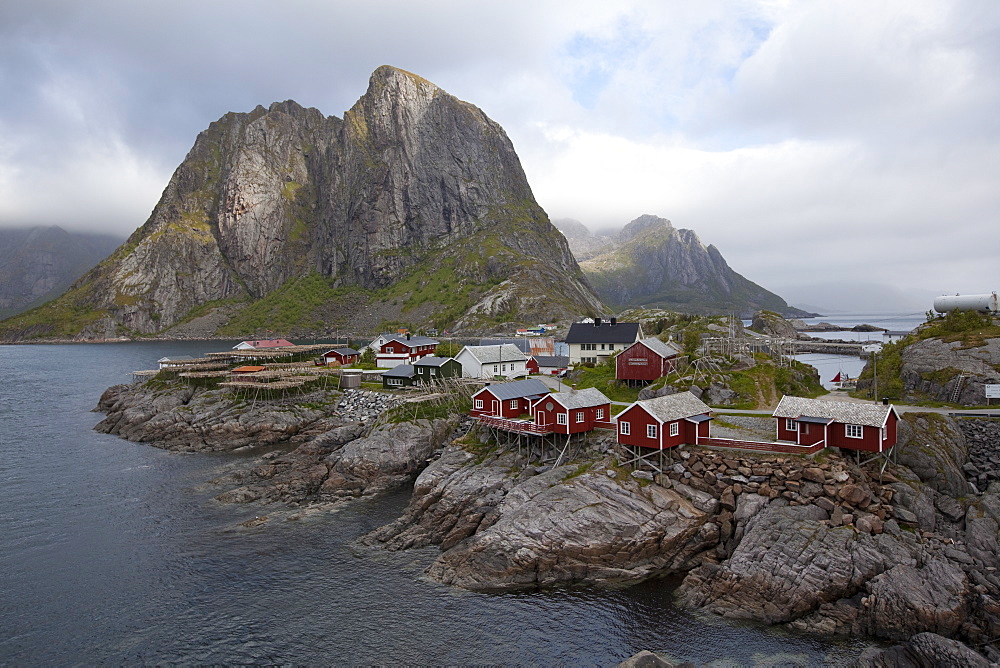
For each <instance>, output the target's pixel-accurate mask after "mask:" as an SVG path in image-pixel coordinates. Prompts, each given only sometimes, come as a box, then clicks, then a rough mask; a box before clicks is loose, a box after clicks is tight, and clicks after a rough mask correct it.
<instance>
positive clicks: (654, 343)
mask: <svg viewBox="0 0 1000 668" xmlns="http://www.w3.org/2000/svg"><path fill="white" fill-rule="evenodd" d="M682 352H683V351H682V350H681V349H680V348H679V347H678V346H677V344H675V343H674V342H673V341H666V342H664V341H660V340H659V339H657V338H649V339H642V340H641V341H636V342H635V343H633V344H632V345H630V346H628V347H626V348H625V349H624V350H623V351H621V352H620V353H618V356H617V357H615V378H616V379H617V380H624V381H629V382H641V383H650V382H652V381H654V380H656V379H658V378H662V377H663V376H666V375H667V374H669V373H670V372H671V371H673V370H674V368H675V367H676V365H677V361H678V360H679V359H680V357H681V354H682Z"/></svg>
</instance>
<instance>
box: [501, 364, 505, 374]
mask: <svg viewBox="0 0 1000 668" xmlns="http://www.w3.org/2000/svg"><path fill="white" fill-rule="evenodd" d="M500 373H507V365H506V364H501V365H500Z"/></svg>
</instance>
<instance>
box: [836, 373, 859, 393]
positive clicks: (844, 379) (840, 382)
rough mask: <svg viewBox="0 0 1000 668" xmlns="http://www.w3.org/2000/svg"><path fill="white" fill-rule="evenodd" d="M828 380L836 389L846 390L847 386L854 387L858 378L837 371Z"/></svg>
mask: <svg viewBox="0 0 1000 668" xmlns="http://www.w3.org/2000/svg"><path fill="white" fill-rule="evenodd" d="M830 382H831V383H833V384H834V385H835V386H836V387H837V389H838V390H846V389H848V388H852V387H855V386H856V385H857V382H858V379H857V378H851V377H850V376H848V375H847V374H846V373H844V372H843V371H838V372H837V375H836V376H834V377H833V378H831V379H830Z"/></svg>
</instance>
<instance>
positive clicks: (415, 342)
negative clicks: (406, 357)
mask: <svg viewBox="0 0 1000 668" xmlns="http://www.w3.org/2000/svg"><path fill="white" fill-rule="evenodd" d="M389 341H399V342H400V343H405V344H406V345H408V346H411V347H415V346H436V345H437V344H439V343H441V342H440V341H438V340H437V339H432V338H430V337H428V336H411V337H410V338H406V335H405V334H396V335H395V336H390V337H389V338H388V339H386V343H388V342H389Z"/></svg>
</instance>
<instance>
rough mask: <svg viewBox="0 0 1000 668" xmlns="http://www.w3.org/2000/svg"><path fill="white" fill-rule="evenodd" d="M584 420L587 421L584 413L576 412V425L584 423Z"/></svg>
mask: <svg viewBox="0 0 1000 668" xmlns="http://www.w3.org/2000/svg"><path fill="white" fill-rule="evenodd" d="M586 419H587V414H586V413H585V412H583V411H577V412H576V421H577V423H578V424H579V423H580V422H585V421H586Z"/></svg>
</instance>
